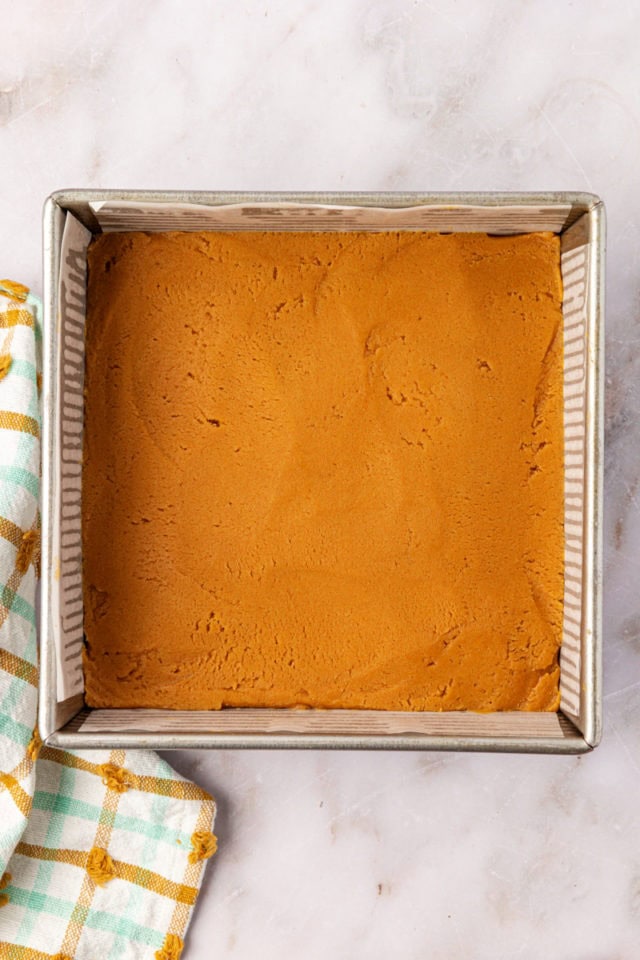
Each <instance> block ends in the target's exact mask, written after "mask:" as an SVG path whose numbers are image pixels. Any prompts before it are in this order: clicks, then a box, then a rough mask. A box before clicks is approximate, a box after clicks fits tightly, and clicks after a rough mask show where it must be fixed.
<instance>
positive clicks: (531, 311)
mask: <svg viewBox="0 0 640 960" xmlns="http://www.w3.org/2000/svg"><path fill="white" fill-rule="evenodd" d="M561 300H562V289H561V278H560V269H559V242H558V239H557V237H554V236H553V235H551V234H532V235H527V236H517V237H500V238H496V237H488V236H485V235H480V234H467V235H460V234H458V235H452V236H446V235H437V234H427V233H411V232H408V233H407V232H403V233H355V234H350V233H226V234H225V233H166V234H155V235H153V234H152V235H147V234H142V233H129V234H109V235H105V236H101V237H99V238H98V239H96V240H94V242H93V243H92V245H91V249H90V253H89V310H88V318H87V376H86V430H85V446H84V481H83V483H84V486H83V542H84V579H85V630H86V638H87V645H86V651H85V660H84V668H85V677H86V699H87V703H89V704H90V705H92V706H101V707H118V706H127V707H142V706H148V707H170V708H193V709H206V708H213V709H217V708H220V707H222V706H231V705H233V706H245V705H246V706H273V707H284V706H291V705H307V706H316V707H349V708H374V709H390V710H460V709H470V710H482V711H488V710H509V709H521V710H554V709H556V708H557V706H558V679H559V671H558V666H557V654H558V647H559V644H560V636H561V618H562V595H563V453H562V451H563V443H562V324H561Z"/></svg>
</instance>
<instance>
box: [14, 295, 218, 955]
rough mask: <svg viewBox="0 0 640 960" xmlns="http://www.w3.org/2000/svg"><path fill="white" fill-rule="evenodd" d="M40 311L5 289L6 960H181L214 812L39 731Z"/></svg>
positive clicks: (188, 787) (145, 774) (136, 760)
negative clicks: (47, 739)
mask: <svg viewBox="0 0 640 960" xmlns="http://www.w3.org/2000/svg"><path fill="white" fill-rule="evenodd" d="M38 321H39V306H38V301H37V300H36V299H35V298H33V297H32V296H30V294H29V291H28V290H27V289H26V288H25V287H23V286H21V285H20V284H16V283H11V282H9V281H6V280H2V281H0V591H1V595H0V876H1V880H0V958H3V960H52V958H55V960H98V958H99V960H143V958H144V960H147V958H148V960H152V958H156V960H177V958H178V957H179V956H180V953H181V952H182V946H183V938H184V934H185V930H186V927H187V924H188V922H189V918H190V915H191V911H192V909H193V905H194V903H195V900H196V897H197V895H198V889H199V886H200V883H201V880H202V874H203V869H204V865H205V861H206V860H207V859H208V858H209V857H210V856H211V855H212V854H213V853H215V849H216V838H215V836H214V835H213V833H212V832H211V830H212V827H213V821H214V817H215V804H214V801H213V800H212V798H211V797H210V796H209V794H207V793H205V791H204V790H201V789H200V788H199V787H197V786H195V784H193V783H190V782H189V781H188V780H184V779H182V777H180V776H178V775H177V774H176V773H174V771H173V770H172V769H171V768H170V767H169V766H168V765H167V764H166V763H164V762H163V761H162V760H160V758H159V757H157V756H156V755H155V754H153V753H149V752H143V751H140V752H138V751H130V752H125V751H124V750H114V751H111V752H110V753H109V752H105V751H102V752H100V751H95V752H94V751H91V752H86V753H70V752H66V751H63V750H54V749H52V748H49V747H44V748H43V747H42V744H41V742H40V740H39V737H38V735H37V733H36V732H35V729H34V728H35V722H36V698H37V687H36V684H37V646H36V626H35V610H34V595H35V582H36V577H37V575H38V566H39V516H38V491H39V467H40V440H39V438H40V413H39V390H40V373H39V362H38V356H39V342H40V330H39V323H38Z"/></svg>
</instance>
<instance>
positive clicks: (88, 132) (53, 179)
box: [0, 0, 640, 960]
mask: <svg viewBox="0 0 640 960" xmlns="http://www.w3.org/2000/svg"><path fill="white" fill-rule="evenodd" d="M0 12H2V33H1V36H0V49H1V51H2V52H1V56H0V156H1V157H2V167H1V173H2V178H1V183H0V244H1V246H0V254H1V262H0V273H1V274H2V275H3V276H11V277H14V278H16V279H20V280H23V281H24V282H26V283H28V284H31V285H32V286H33V287H34V288H35V289H36V290H38V289H40V287H41V269H40V210H41V205H42V201H43V199H44V197H45V196H46V195H47V194H48V193H49V192H50V191H51V190H53V189H55V188H59V187H69V186H100V187H166V188H169V187H174V188H178V187H191V188H207V189H216V188H246V189H249V188H255V189H257V188H267V189H293V188H298V189H303V188H320V189H334V188H337V189H341V188H342V189H364V188H379V189H424V190H433V189H436V190H438V189H439V190H444V189H489V188H502V189H539V188H549V189H561V188H567V189H587V190H593V191H595V192H597V193H599V194H600V195H601V196H602V197H603V198H604V199H605V201H606V203H607V207H608V220H609V264H608V333H607V348H608V359H607V381H608V397H607V465H606V486H605V496H606V530H605V539H606V605H605V641H606V648H605V666H606V674H605V691H606V701H605V706H606V715H605V720H606V732H605V737H604V741H603V743H602V745H601V746H600V747H599V748H598V749H597V750H596V751H595V752H594V753H593V754H592V755H589V756H586V757H584V758H582V759H577V758H569V759H558V758H544V757H510V756H494V757H492V756H469V755H467V756H462V755H452V754H449V755H435V754H433V755H429V754H425V755H419V754H396V755H389V754H380V753H377V754H376V753H372V754H331V753H295V754H294V753H257V752H255V753H240V752H237V753H233V752H232V753H220V754H215V753H211V754H197V753H194V752H191V753H182V754H177V755H173V758H172V759H173V762H174V763H175V765H176V767H177V768H178V769H179V770H181V771H182V772H184V773H187V774H189V775H193V777H194V778H195V779H197V780H198V781H199V782H200V783H202V784H203V785H205V786H207V787H208V788H210V789H211V790H212V791H213V792H214V793H215V794H216V795H217V797H218V798H219V801H220V818H219V823H218V833H219V835H220V852H219V854H218V856H217V857H216V859H215V860H214V861H213V862H212V864H211V867H210V869H209V871H208V875H207V879H206V882H205V888H204V893H203V896H202V899H201V902H200V904H199V907H198V909H197V914H196V917H195V920H194V923H193V926H192V928H191V932H190V935H189V941H188V950H187V952H186V954H185V956H186V957H187V958H188V960H208V958H209V957H212V956H216V957H231V958H238V960H255V958H257V957H259V958H261V960H271V958H274V960H275V958H281V957H285V958H288V957H296V958H297V957H304V958H305V960H326V958H328V957H332V958H349V960H386V958H390V957H403V958H404V960H422V958H425V957H429V958H430V960H440V958H442V960H468V958H474V960H502V958H509V960H514V958H519V960H529V958H531V960H533V958H539V957H541V956H550V957H553V958H554V960H556V958H557V960H614V958H616V960H637V957H638V956H639V951H640V946H639V944H640V847H639V846H638V834H639V826H640V699H639V694H640V590H639V588H638V584H639V582H640V386H639V384H640V189H639V182H638V175H637V171H638V162H639V157H640V67H639V64H640V58H639V56H638V42H639V38H640V6H639V5H638V4H637V3H634V2H618V3H606V2H603V0H588V2H585V3H577V2H573V3H571V2H566V0H538V2H534V3H532V2H526V0H459V2H454V0H451V2H444V0H434V2H431V3H427V2H420V0H416V2H410V0H366V2H365V0H362V2H358V0H324V2H320V0H298V2H295V0H289V2H286V0H279V2H272V0H261V2H255V0H238V2H233V3H232V2H226V3H225V2H221V0H219V2H212V0H209V2H205V0H191V2H190V3H186V2H182V3H180V2H178V0H175V2H173V0H153V2H152V0H138V2H136V3H129V2H127V0H100V2H89V3H88V2H81V0H75V2H74V0H66V2H65V0H57V2H56V3H55V4H54V3H45V2H44V0H40V2H34V0H31V2H29V0H24V2H23V3H21V4H16V3H14V2H12V0H0Z"/></svg>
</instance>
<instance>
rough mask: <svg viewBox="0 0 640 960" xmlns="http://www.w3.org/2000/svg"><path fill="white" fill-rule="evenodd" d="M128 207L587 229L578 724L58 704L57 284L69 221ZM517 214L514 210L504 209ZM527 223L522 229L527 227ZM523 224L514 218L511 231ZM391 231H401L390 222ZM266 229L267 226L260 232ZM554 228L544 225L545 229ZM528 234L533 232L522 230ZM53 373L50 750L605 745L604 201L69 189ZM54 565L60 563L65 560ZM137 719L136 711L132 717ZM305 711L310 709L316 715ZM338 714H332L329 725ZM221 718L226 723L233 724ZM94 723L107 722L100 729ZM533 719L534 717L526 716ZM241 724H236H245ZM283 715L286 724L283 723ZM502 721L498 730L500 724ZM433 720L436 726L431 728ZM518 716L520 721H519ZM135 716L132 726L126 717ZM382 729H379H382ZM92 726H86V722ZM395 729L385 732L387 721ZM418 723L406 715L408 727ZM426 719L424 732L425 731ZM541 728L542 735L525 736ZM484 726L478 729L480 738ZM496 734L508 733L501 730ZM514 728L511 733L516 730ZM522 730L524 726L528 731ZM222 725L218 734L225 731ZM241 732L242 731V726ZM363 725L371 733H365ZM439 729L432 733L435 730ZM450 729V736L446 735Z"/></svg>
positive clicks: (49, 340) (50, 306)
mask: <svg viewBox="0 0 640 960" xmlns="http://www.w3.org/2000/svg"><path fill="white" fill-rule="evenodd" d="M107 201H108V202H115V203H117V202H119V201H122V202H124V201H128V202H133V203H138V204H145V203H161V204H163V205H166V206H167V210H168V212H169V210H170V208H171V206H172V205H175V204H198V205H205V206H222V205H227V204H248V205H255V204H260V203H268V204H270V205H272V206H273V207H277V206H278V205H279V204H282V203H297V204H305V205H314V204H322V205H325V206H327V205H328V206H331V205H339V206H356V207H387V208H402V207H412V206H418V205H428V206H434V207H438V208H439V212H440V211H441V212H442V214H443V215H445V214H447V213H451V214H453V213H454V212H455V210H456V208H458V210H459V208H460V207H468V206H473V207H479V208H484V209H485V210H489V209H490V210H491V211H492V212H494V213H495V214H496V215H498V216H499V215H500V211H501V210H503V211H504V208H507V207H509V208H513V207H520V208H525V209H524V210H523V217H524V215H525V214H526V213H527V209H526V208H529V210H530V211H531V210H532V209H533V208H543V209H544V210H545V211H548V212H549V214H550V215H551V214H553V213H554V212H555V215H556V216H557V214H558V210H559V208H569V213H568V215H567V221H566V224H565V226H566V227H572V226H574V225H575V224H577V223H581V224H582V226H583V228H584V230H585V236H587V237H588V253H589V256H588V268H587V269H588V276H587V290H586V300H585V302H586V306H585V316H586V322H585V330H584V338H585V347H586V364H585V369H586V388H585V389H586V403H585V408H586V409H585V413H586V425H585V434H586V439H585V455H584V477H583V479H582V486H581V495H582V504H583V505H582V522H583V537H582V564H581V571H582V572H581V576H582V589H581V627H580V638H579V642H580V662H579V677H578V681H577V684H576V687H577V689H578V694H577V695H578V696H579V698H580V710H579V715H573V714H572V715H571V717H570V718H569V717H566V716H564V715H563V714H562V713H561V714H560V715H559V716H558V722H557V723H556V724H555V727H556V729H555V730H554V732H553V733H552V735H548V734H547V733H546V731H545V729H544V728H545V725H547V726H548V722H547V721H552V722H553V721H554V718H555V715H553V714H552V715H548V716H547V720H546V721H544V722H543V721H536V717H538V718H539V717H540V714H537V715H536V714H529V715H527V714H520V715H518V716H517V717H515V718H514V715H513V714H511V715H502V717H500V715H498V714H495V715H472V714H467V715H461V714H457V715H452V714H440V715H436V714H429V715H424V720H425V722H426V726H425V730H427V732H415V731H413V732H397V733H396V732H393V733H384V732H381V729H380V726H381V722H382V721H383V718H373V719H371V722H370V723H369V727H370V728H371V729H370V730H369V731H367V730H366V727H367V721H366V714H367V712H366V711H360V712H356V713H360V714H361V718H360V719H358V720H357V721H356V722H354V723H353V724H352V727H351V729H349V726H350V725H349V722H348V719H347V717H346V716H345V718H344V722H341V721H340V718H338V719H336V717H335V716H334V714H335V713H337V712H336V711H330V712H327V713H326V714H325V713H324V712H323V711H314V712H313V713H314V714H315V716H314V719H313V724H312V726H313V729H312V730H310V731H306V732H301V731H300V729H296V728H299V727H300V724H299V723H297V722H296V717H295V714H298V717H299V712H298V711H289V710H281V711H269V715H270V720H269V722H265V723H263V724H262V723H260V722H256V724H255V727H254V729H251V722H250V721H248V720H247V719H246V717H250V716H252V715H257V714H258V713H259V711H252V712H250V713H249V714H246V715H243V717H241V718H238V717H239V715H238V712H237V711H222V712H216V711H211V712H209V713H206V712H204V711H194V713H193V723H190V722H189V720H188V719H185V714H184V713H183V714H182V715H181V716H180V717H178V716H175V726H174V728H173V729H172V723H171V716H170V715H169V714H168V715H167V716H165V717H164V719H163V722H161V723H159V722H158V721H157V718H154V713H157V711H155V712H154V711H146V710H142V709H141V710H138V711H135V722H134V721H131V722H130V724H129V729H128V728H127V726H126V725H125V724H124V723H123V722H122V721H120V722H118V721H117V720H116V721H115V722H110V717H111V718H112V717H113V715H114V714H116V713H117V712H116V711H92V710H90V709H87V708H86V707H85V706H84V704H83V701H82V696H81V695H77V696H74V697H70V698H69V699H67V700H65V701H63V702H62V703H58V700H57V693H56V651H55V649H54V640H53V631H52V600H54V599H55V598H56V592H58V593H59V592H60V591H61V590H62V588H63V578H62V577H61V575H60V570H59V569H58V568H57V567H56V563H57V559H56V558H54V555H53V536H54V529H55V526H56V524H57V523H58V520H59V518H58V517H56V516H55V512H56V511H55V503H56V484H57V482H58V476H59V472H60V454H59V446H58V433H59V429H60V427H59V422H58V415H59V407H60V398H59V396H58V391H59V388H58V377H59V370H60V364H61V358H60V357H59V356H57V327H58V324H59V323H60V322H61V320H60V304H59V298H58V277H59V272H60V246H61V239H62V231H63V227H64V219H65V216H66V214H67V212H69V213H72V214H73V215H74V216H76V217H77V218H78V219H79V220H80V221H81V222H82V223H83V224H84V225H85V226H86V227H87V228H89V229H90V230H91V231H92V232H98V231H99V225H98V222H97V219H96V216H95V214H94V212H93V210H92V209H91V206H90V204H92V203H100V202H107ZM504 212H505V213H506V211H504ZM524 222H525V221H524V220H523V223H524ZM512 225H513V212H512V213H511V222H510V226H511V227H512ZM389 228H390V229H393V226H392V225H391V224H390V226H389ZM256 229H259V226H256ZM539 229H543V228H539ZM523 232H524V230H523ZM43 250H44V337H43V345H44V346H43V350H44V370H43V393H42V396H43V428H42V571H43V573H42V589H41V598H40V611H39V612H40V702H39V720H38V723H39V729H40V733H41V735H42V737H43V739H45V740H46V741H47V743H49V744H51V745H53V746H58V747H62V748H65V749H81V748H89V747H92V748H101V749H113V748H120V747H121V748H125V747H126V748H127V749H131V748H132V747H139V748H145V749H148V748H154V749H162V750H168V749H178V748H186V747H189V748H193V747H202V748H205V747H206V748H235V749H237V748H271V749H273V748H281V749H290V748H300V747H305V748H321V749H393V750H475V751H484V752H511V753H557V754H575V753H583V752H586V751H588V750H590V749H592V748H593V747H594V746H596V745H597V743H598V742H599V740H600V737H601V727H602V679H601V678H602V669H601V663H602V651H601V619H602V617H601V610H602V460H603V373H604V357H603V350H604V331H603V327H604V251H605V236H604V207H603V204H602V202H601V201H600V200H599V199H598V197H596V196H594V195H593V194H585V193H570V192H557V193H523V194H518V193H452V194H444V193H435V194H425V193H230V192H221V193H204V192H195V193H193V192H178V191H176V192H173V191H172V192H164V191H126V190H123V191H111V190H109V191H105V190H69V191H60V192H57V193H54V194H52V195H51V196H50V197H49V198H48V199H47V201H46V203H45V207H44V245H43ZM54 561H55V562H54ZM131 713H132V712H131V711H128V714H129V715H130V714H131ZM305 713H306V711H305ZM329 713H331V714H332V716H331V717H330V716H329ZM222 714H224V715H225V716H224V717H223V716H222ZM92 715H93V718H94V720H99V721H100V722H95V723H93V726H94V729H93V730H91V726H92V723H91V721H92ZM527 716H528V717H529V718H530V720H526V719H525V718H526V717H527ZM234 717H235V718H238V719H237V722H235V720H234ZM274 717H275V718H276V719H274ZM492 717H494V722H493V723H492V719H491V718H492ZM429 718H431V720H432V722H431V723H430V721H429ZM511 718H514V719H513V722H512V720H511ZM123 719H124V718H123ZM376 721H377V722H376ZM85 723H87V729H86V730H83V729H82V728H83V725H84V724H85ZM382 725H384V724H382ZM411 725H412V724H411V722H410V720H409V718H407V724H406V726H408V727H410V726H411ZM419 725H420V724H418V723H417V722H416V724H414V726H419ZM529 725H530V726H531V732H530V733H528V732H526V727H527V726H529ZM474 726H475V727H477V731H474ZM493 726H495V727H496V728H497V729H495V730H494V729H492V727H493ZM510 726H511V727H512V729H509V727H510ZM523 727H524V728H525V729H524V730H523ZM216 728H217V729H216ZM234 728H235V729H234ZM363 728H364V732H363ZM427 728H428V729H427ZM443 728H444V729H443Z"/></svg>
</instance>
